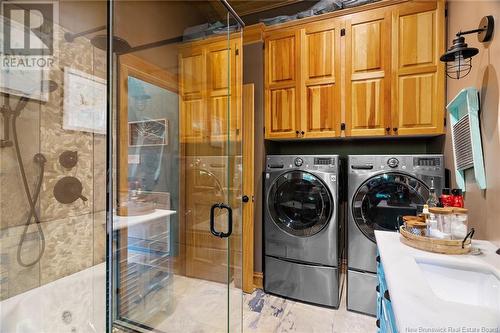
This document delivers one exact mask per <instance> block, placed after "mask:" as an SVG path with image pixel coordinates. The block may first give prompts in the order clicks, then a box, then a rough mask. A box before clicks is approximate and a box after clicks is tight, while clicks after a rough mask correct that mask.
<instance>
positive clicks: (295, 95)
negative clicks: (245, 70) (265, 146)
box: [256, 30, 300, 139]
mask: <svg viewBox="0 0 500 333" xmlns="http://www.w3.org/2000/svg"><path fill="white" fill-rule="evenodd" d="M299 44H300V31H299V30H290V31H284V32H277V33H273V34H272V35H270V36H268V37H267V38H266V41H265V50H266V53H265V64H264V71H265V75H264V76H265V137H266V139H273V138H275V139H278V138H296V137H297V136H298V131H299V122H300V115H299V112H300V109H299V86H300V84H299V83H300V71H299V63H298V61H299V59H298V58H299V55H300V45H299ZM256 70H258V69H256Z"/></svg>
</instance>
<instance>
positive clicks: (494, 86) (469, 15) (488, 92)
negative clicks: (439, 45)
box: [445, 0, 500, 246]
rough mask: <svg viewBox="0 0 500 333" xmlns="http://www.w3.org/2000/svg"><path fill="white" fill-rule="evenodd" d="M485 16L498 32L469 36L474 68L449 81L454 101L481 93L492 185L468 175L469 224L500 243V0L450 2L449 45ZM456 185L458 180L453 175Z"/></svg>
mask: <svg viewBox="0 0 500 333" xmlns="http://www.w3.org/2000/svg"><path fill="white" fill-rule="evenodd" d="M485 15H493V16H494V17H495V20H496V22H495V25H496V31H495V33H494V36H493V40H492V41H491V42H489V43H487V44H482V43H480V42H478V40H477V37H476V35H468V36H466V42H467V43H468V44H469V46H472V47H477V48H479V54H478V55H477V56H475V57H474V58H473V59H472V71H471V72H470V74H469V75H468V76H467V77H465V78H463V79H460V80H453V79H448V80H447V85H448V87H447V96H448V97H447V100H448V102H449V101H450V100H452V99H453V98H454V97H455V96H456V94H457V93H458V92H459V91H460V90H461V89H463V88H465V87H471V86H473V87H476V88H477V89H478V90H479V92H480V103H481V115H480V119H481V135H482V140H483V155H484V162H485V168H486V178H487V185H488V188H487V190H485V191H481V190H480V189H479V188H478V186H477V185H476V183H475V180H474V175H473V173H472V172H469V171H468V172H467V174H466V179H467V180H466V186H467V193H466V198H465V205H466V207H467V208H469V212H470V216H469V223H470V224H471V226H472V227H474V228H475V229H476V236H475V237H476V238H481V239H488V240H490V241H493V242H495V243H496V244H497V245H498V246H500V172H499V171H498V170H499V167H500V137H499V127H500V107H499V95H500V84H499V80H500V78H499V76H500V31H499V28H500V1H495V0H488V1H486V0H476V1H460V0H452V1H449V2H448V45H450V44H451V42H452V40H453V37H454V36H455V33H456V32H458V31H459V30H469V29H475V28H477V26H478V24H479V22H480V20H481V18H482V17H483V16H485ZM445 156H446V167H447V168H449V169H450V170H452V175H453V174H454V172H453V170H454V162H453V153H452V149H451V136H450V131H449V128H448V133H447V135H446V144H445ZM452 184H456V183H455V179H454V176H452Z"/></svg>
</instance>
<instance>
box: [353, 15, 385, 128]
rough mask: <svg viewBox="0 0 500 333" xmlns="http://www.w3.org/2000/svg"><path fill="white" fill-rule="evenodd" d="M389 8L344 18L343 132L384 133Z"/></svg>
mask: <svg viewBox="0 0 500 333" xmlns="http://www.w3.org/2000/svg"><path fill="white" fill-rule="evenodd" d="M390 23H391V16H390V12H387V11H385V10H376V11H371V12H366V13H360V14H357V15H354V16H352V17H351V18H350V19H349V20H347V21H346V53H345V59H346V62H345V63H346V74H345V75H346V90H345V91H346V93H345V94H346V95H345V102H346V117H345V118H346V135H348V136H380V135H385V134H386V128H387V127H388V126H389V116H390V115H389V112H390V65H391V61H390V59H391V58H390V57H391V52H390V50H391V40H390V36H391V34H390V32H391V31H390V29H391V28H390Z"/></svg>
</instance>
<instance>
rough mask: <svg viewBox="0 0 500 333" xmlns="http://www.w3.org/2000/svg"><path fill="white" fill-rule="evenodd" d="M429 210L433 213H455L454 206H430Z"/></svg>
mask: <svg viewBox="0 0 500 333" xmlns="http://www.w3.org/2000/svg"><path fill="white" fill-rule="evenodd" d="M429 212H431V213H432V214H442V215H448V214H453V208H451V207H432V208H429Z"/></svg>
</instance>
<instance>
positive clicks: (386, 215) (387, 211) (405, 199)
mask: <svg viewBox="0 0 500 333" xmlns="http://www.w3.org/2000/svg"><path fill="white" fill-rule="evenodd" d="M428 198H429V188H428V187H427V185H425V184H424V183H423V182H422V181H421V180H419V179H417V178H415V177H412V176H410V175H407V174H402V173H398V172H388V173H384V174H380V175H376V176H374V177H372V178H369V179H368V180H367V181H365V182H364V183H363V184H362V185H361V186H360V187H359V188H358V190H357V192H356V194H354V197H353V199H352V200H353V201H352V206H351V207H352V215H353V217H354V221H355V223H356V225H357V226H358V227H359V229H360V230H361V232H362V233H363V234H364V235H365V236H366V237H368V238H369V239H370V240H372V241H373V242H375V230H386V231H396V230H398V228H399V225H400V224H401V223H402V217H403V216H404V215H416V213H417V210H418V206H420V205H424V204H425V202H426V201H427V199H428Z"/></svg>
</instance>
